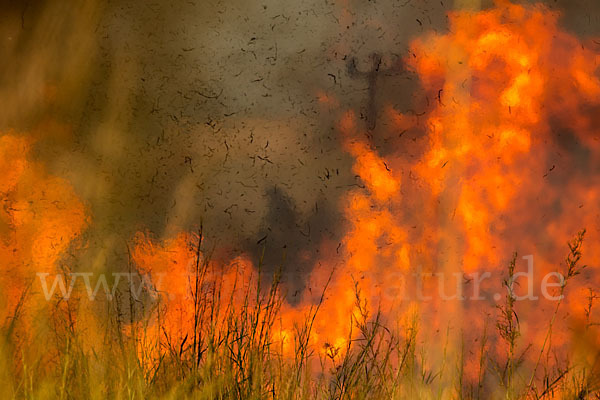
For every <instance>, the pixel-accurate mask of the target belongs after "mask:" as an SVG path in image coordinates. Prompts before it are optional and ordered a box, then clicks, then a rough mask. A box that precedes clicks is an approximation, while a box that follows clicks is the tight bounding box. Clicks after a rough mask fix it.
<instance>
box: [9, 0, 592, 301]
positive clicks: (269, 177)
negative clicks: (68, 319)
mask: <svg viewBox="0 0 600 400" xmlns="http://www.w3.org/2000/svg"><path fill="white" fill-rule="evenodd" d="M548 4H549V6H550V7H552V8H556V9H559V10H561V11H563V12H564V13H565V18H564V24H565V26H566V27H567V28H568V29H570V30H572V31H574V32H576V33H577V34H580V35H593V34H597V33H598V29H599V28H597V26H599V25H598V23H597V19H598V17H599V15H600V6H599V5H598V4H596V2H594V1H592V0H588V1H584V0H580V1H570V0H560V1H549V2H548ZM482 5H483V6H484V7H486V6H489V5H490V4H489V2H488V3H486V2H483V4H482ZM453 6H454V4H453V3H452V2H451V1H450V0H447V1H439V0H431V1H417V0H412V1H411V0H407V1H369V2H363V1H351V0H345V1H343V0H335V1H334V0H331V1H321V0H319V1H316V0H305V1H276V0H265V1H261V2H248V1H242V0H235V1H227V2H224V1H202V2H199V1H198V2H193V1H192V2H182V3H181V4H177V5H173V4H172V2H166V1H156V2H152V3H149V2H145V1H108V2H94V1H87V2H80V3H77V4H67V3H64V2H58V1H47V2H43V1H39V2H28V3H23V2H16V1H15V2H3V3H2V14H1V15H2V16H1V18H2V23H1V24H0V40H1V42H0V44H1V51H0V55H1V58H2V60H5V61H4V62H3V63H2V64H1V65H0V72H1V75H0V76H1V78H0V82H1V84H0V94H1V95H2V98H3V99H4V101H3V105H2V112H1V113H0V126H1V129H2V130H3V132H6V131H8V130H14V131H16V132H18V133H19V134H22V135H27V136H34V137H36V138H38V139H39V141H38V142H37V145H36V147H35V154H36V157H37V158H38V159H39V160H40V161H41V162H44V163H45V164H46V166H47V168H48V169H49V171H50V172H51V173H52V174H54V175H57V176H60V177H63V178H65V179H67V180H68V181H69V182H70V183H71V184H72V185H73V187H74V190H75V191H76V193H77V194H78V195H79V196H80V197H81V198H82V200H83V201H84V202H85V204H86V205H87V207H88V208H89V214H90V216H91V218H92V221H93V222H92V224H91V226H90V228H89V229H88V232H87V237H86V238H87V240H88V243H89V245H88V247H87V250H86V252H85V254H84V255H83V256H82V257H81V261H80V262H81V263H82V264H83V265H85V264H91V265H92V266H100V267H101V266H102V265H104V266H105V267H106V268H109V269H117V270H118V269H121V268H123V266H124V265H125V264H124V263H125V262H126V259H127V257H128V254H127V243H128V241H130V240H131V238H132V237H133V236H134V234H135V233H136V232H138V231H149V232H152V234H153V235H154V236H156V237H159V238H160V237H172V236H174V235H175V234H176V233H177V232H179V231H181V230H195V229H198V227H199V226H200V225H202V226H203V228H204V234H205V236H206V239H207V246H208V247H212V246H216V247H218V248H220V249H224V250H223V251H224V252H229V253H232V254H235V253H239V252H249V253H250V254H255V255H256V257H258V254H260V252H261V250H262V249H263V247H265V254H266V257H265V260H264V262H265V264H266V265H267V266H268V268H269V269H273V268H276V267H277V266H278V265H279V264H284V266H288V267H289V270H287V274H289V277H292V278H293V277H297V276H300V277H302V276H303V275H304V274H307V273H308V272H310V269H311V268H312V265H313V264H314V261H315V260H316V259H317V257H318V255H317V254H316V252H317V250H318V249H319V247H320V245H321V244H322V243H323V242H331V244H332V246H334V247H335V245H336V244H337V241H338V240H339V238H340V236H341V235H342V233H343V231H344V229H346V226H345V224H344V222H343V219H342V216H341V215H340V211H339V210H340V198H341V197H342V196H343V195H344V194H345V193H347V191H348V190H349V188H351V187H354V186H355V185H362V183H361V181H360V179H359V178H358V177H356V176H355V175H354V173H353V172H352V167H351V165H352V162H351V158H350V156H349V155H347V154H346V153H345V151H344V150H343V149H342V148H341V145H340V139H339V133H338V129H337V123H338V121H339V118H340V114H341V112H344V111H346V110H348V109H353V110H355V111H356V113H357V115H358V117H359V121H360V123H363V124H364V126H365V127H369V128H371V129H370V136H371V137H370V138H369V140H370V141H371V143H372V144H373V145H374V146H375V147H376V149H377V151H378V152H379V153H380V154H382V155H385V154H386V153H388V152H391V151H409V150H405V149H407V148H408V147H407V146H405V143H406V141H409V140H412V141H413V142H418V139H419V135H420V133H419V132H415V131H410V132H406V135H398V132H393V130H390V129H388V127H387V124H389V123H390V122H389V118H388V117H387V114H386V113H387V111H389V109H397V110H401V111H403V112H406V110H412V111H413V113H414V114H415V115H418V114H419V113H420V112H422V109H425V108H426V107H427V104H428V103H429V102H432V101H435V100H434V99H429V98H426V96H425V95H424V94H423V93H421V92H420V91H419V89H420V88H419V85H418V83H417V82H416V79H415V78H414V76H412V75H411V74H410V73H408V72H407V71H406V70H405V69H404V68H403V66H402V64H401V61H400V60H401V59H402V57H404V56H406V54H407V52H408V43H409V42H410V40H411V39H413V38H414V37H416V36H419V35H422V34H423V33H424V32H427V31H432V30H433V31H440V32H443V31H445V30H447V29H448V26H447V18H446V12H447V11H448V10H449V9H451V8H452V7H453ZM373 54H377V55H378V57H379V58H380V63H379V65H378V66H377V68H375V67H374V65H373V56H372V55H373ZM373 68H375V69H376V72H374V73H373V71H372V69H373ZM419 107H421V108H422V109H419ZM417 146H418V145H417ZM411 149H413V150H410V151H414V154H412V156H413V157H418V156H419V155H420V153H419V150H418V147H417V148H415V146H413V147H411ZM215 256H218V257H221V256H222V257H229V256H231V254H215ZM285 268H287V267H284V269H285ZM299 288H300V289H301V288H302V284H301V283H299Z"/></svg>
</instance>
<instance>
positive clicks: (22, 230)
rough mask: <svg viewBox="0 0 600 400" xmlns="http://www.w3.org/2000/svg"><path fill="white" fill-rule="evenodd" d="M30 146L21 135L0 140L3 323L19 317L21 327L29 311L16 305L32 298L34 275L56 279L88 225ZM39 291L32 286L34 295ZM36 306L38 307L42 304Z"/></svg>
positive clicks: (80, 207) (64, 185) (74, 199)
mask: <svg viewBox="0 0 600 400" xmlns="http://www.w3.org/2000/svg"><path fill="white" fill-rule="evenodd" d="M32 145H33V140H32V139H30V138H28V137H27V136H25V135H18V134H15V133H8V134H4V135H2V136H0V170H1V171H2V172H3V179H2V182H1V183H0V195H1V196H2V201H3V207H2V210H1V211H0V238H1V239H2V240H0V259H1V260H2V263H3V265H2V273H1V275H0V287H1V290H2V291H3V293H4V295H3V296H2V298H3V301H4V302H6V303H5V304H3V308H2V310H3V312H2V319H3V321H7V319H9V318H17V317H18V318H20V319H23V320H24V323H25V324H27V323H28V320H29V319H30V318H32V315H31V314H29V313H26V314H25V315H21V311H22V308H23V307H25V308H26V309H27V308H28V307H26V306H25V305H23V304H21V303H20V302H21V301H24V299H25V295H26V294H27V295H28V296H27V297H29V295H31V294H32V293H30V289H31V287H32V285H33V284H34V280H35V279H37V278H36V274H38V273H48V274H55V273H60V269H59V267H60V265H59V261H60V260H61V257H62V256H63V255H64V254H65V253H66V252H67V250H68V249H69V247H70V246H71V245H72V243H73V242H74V241H75V240H76V239H77V238H78V237H79V236H80V235H81V233H82V231H83V229H84V228H85V227H86V225H87V223H88V219H87V214H86V208H85V206H84V204H83V203H82V201H81V200H80V199H79V197H78V196H77V194H76V193H75V192H74V190H73V188H72V187H71V186H70V185H69V183H68V182H67V181H65V180H64V179H62V178H58V177H55V176H52V175H49V174H48V173H47V172H46V171H45V168H44V166H43V165H42V164H41V163H39V162H36V161H32V160H31V156H30V153H31V147H32ZM37 291H38V288H37V286H35V287H34V289H33V294H36V292H37ZM37 294H38V295H39V293H37ZM38 300H39V299H38ZM40 302H41V303H40V304H38V306H43V305H44V304H45V302H44V301H43V300H40ZM27 304H28V305H31V302H30V300H27ZM18 305H19V307H17V306H18Z"/></svg>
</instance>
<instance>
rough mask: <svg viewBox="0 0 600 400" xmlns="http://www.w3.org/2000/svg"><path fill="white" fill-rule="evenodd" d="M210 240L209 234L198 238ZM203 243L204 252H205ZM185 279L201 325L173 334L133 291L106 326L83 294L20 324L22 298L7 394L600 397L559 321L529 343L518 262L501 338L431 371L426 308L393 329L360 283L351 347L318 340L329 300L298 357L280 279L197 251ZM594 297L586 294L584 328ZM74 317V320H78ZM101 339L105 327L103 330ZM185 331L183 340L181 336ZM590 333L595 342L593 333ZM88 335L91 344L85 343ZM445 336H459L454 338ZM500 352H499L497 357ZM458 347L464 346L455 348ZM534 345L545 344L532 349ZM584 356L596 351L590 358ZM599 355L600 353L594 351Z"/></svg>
mask: <svg viewBox="0 0 600 400" xmlns="http://www.w3.org/2000/svg"><path fill="white" fill-rule="evenodd" d="M200 237H201V235H200ZM583 238H584V232H581V233H580V234H578V235H577V237H576V238H575V239H574V240H573V241H572V242H571V243H569V253H568V255H567V258H566V261H565V264H566V271H565V273H564V276H565V280H564V282H563V284H562V285H561V286H560V288H559V291H560V295H561V296H562V295H564V294H565V293H566V292H565V290H566V288H567V286H568V285H569V284H570V282H571V281H572V280H573V279H574V278H575V277H576V276H577V275H578V274H579V273H580V272H581V270H582V269H583V268H584V267H583V266H581V265H580V261H581V247H582V243H583ZM200 246H201V243H198V251H199V249H200ZM197 255H198V257H197V262H196V264H195V267H194V268H195V269H194V279H193V280H192V281H191V282H190V290H191V300H192V304H193V318H192V319H191V320H189V323H190V325H189V326H187V327H183V326H182V335H181V336H175V335H169V334H167V330H166V329H164V326H163V325H161V321H162V322H163V323H164V321H165V314H164V313H165V312H167V310H166V309H165V308H164V304H161V303H160V302H156V303H155V304H154V305H153V306H152V307H151V308H148V309H144V307H147V304H145V302H142V301H136V300H135V299H134V297H133V296H132V295H131V293H130V292H129V293H128V292H127V291H117V293H116V296H115V298H114V301H112V302H105V303H103V307H106V308H105V309H104V311H103V312H100V311H99V310H96V314H97V315H96V317H95V318H97V319H101V317H99V315H103V316H104V317H103V318H104V319H103V320H102V323H98V324H97V325H96V326H90V325H89V324H86V323H84V322H82V321H79V320H78V318H77V315H82V314H81V309H82V307H83V306H82V304H83V300H82V299H77V298H72V299H70V300H68V301H63V300H60V299H56V301H54V302H52V307H51V312H47V309H46V311H45V314H44V315H45V317H44V318H40V319H34V321H35V323H34V325H33V326H28V327H26V328H21V329H19V323H20V322H23V323H25V320H21V319H20V318H21V317H20V315H21V313H23V312H24V311H23V307H24V304H26V299H25V296H24V297H23V299H21V300H20V301H19V302H18V308H17V310H16V311H15V313H14V318H11V319H10V320H8V322H7V323H6V324H5V326H4V327H3V336H2V342H1V344H0V352H1V355H2V357H1V358H0V381H1V384H2V387H3V392H4V397H5V398H23V399H43V398H59V399H87V398H90V399H101V398H102V399H103V398H111V399H113V398H114V399H146V398H164V399H182V398H190V399H417V398H423V399H447V398H452V399H492V398H493V399H525V398H532V399H543V398H573V399H587V398H592V399H593V398H596V399H597V398H600V380H599V375H598V372H600V371H598V368H599V367H600V365H598V364H599V363H598V362H597V359H598V357H597V356H595V357H594V360H596V361H594V362H591V363H587V364H585V363H579V364H578V363H575V362H573V361H571V360H570V359H567V360H566V361H564V362H563V361H559V360H558V358H553V356H554V353H553V345H552V333H553V331H554V330H555V329H556V328H557V323H558V322H559V321H558V319H557V315H558V313H559V309H560V307H561V303H562V300H561V301H558V302H557V303H556V305H555V309H554V313H553V314H552V315H549V316H548V320H547V332H546V335H545V339H544V341H543V343H542V344H541V346H540V345H538V346H535V345H534V344H532V343H524V342H523V341H524V335H522V330H521V328H522V323H523V321H521V320H520V318H519V313H518V311H519V310H518V308H519V305H518V303H517V302H516V301H515V298H514V296H513V292H512V288H513V284H514V276H515V260H516V255H515V256H514V257H513V258H512V261H511V262H510V263H509V265H508V268H507V276H506V278H505V279H504V281H503V284H504V286H505V288H506V289H507V295H506V297H505V299H504V302H503V304H502V305H500V306H498V307H497V309H496V310H490V312H493V315H494V320H495V325H494V326H495V329H493V330H490V325H489V324H488V325H486V326H485V328H484V329H483V331H482V332H481V333H480V338H479V339H480V340H479V346H478V347H477V349H476V351H475V352H472V353H468V354H467V353H466V352H465V350H464V346H463V345H460V344H459V346H458V347H459V349H461V350H460V351H458V352H457V353H458V354H457V356H456V357H453V356H451V355H450V354H451V352H446V349H447V348H448V343H446V345H445V346H443V353H444V354H442V355H441V356H440V357H435V359H436V360H441V361H439V362H437V364H435V363H432V362H431V361H430V360H429V359H428V357H430V356H431V354H430V352H428V351H429V349H430V344H429V343H426V342H425V343H424V342H422V341H421V339H420V337H421V336H420V333H421V327H422V326H423V325H424V324H426V323H427V321H423V320H422V319H421V318H420V316H419V314H418V312H417V311H415V312H411V313H408V314H407V315H406V316H405V317H404V318H402V320H398V321H395V323H394V324H393V326H385V324H384V322H383V321H384V320H385V318H383V315H384V313H383V310H381V311H380V310H377V311H376V312H374V313H370V312H369V311H368V310H369V307H368V306H367V303H366V299H365V297H364V296H363V294H362V292H361V288H360V285H359V284H358V283H356V284H355V287H354V292H355V312H354V313H353V314H351V315H349V317H348V321H347V323H348V326H349V327H350V328H351V329H350V334H349V336H348V340H347V341H346V343H347V344H346V345H345V346H343V347H336V346H334V345H331V344H326V345H325V348H324V349H315V348H314V346H313V345H311V341H310V337H311V332H312V329H313V326H314V322H315V321H316V320H317V319H319V318H327V316H325V315H322V314H321V313H320V311H321V309H320V306H321V304H322V303H323V299H324V296H325V293H326V292H327V290H328V285H329V282H330V281H331V280H332V279H333V275H332V276H330V277H329V281H328V283H327V285H325V287H324V288H323V291H322V293H321V297H320V301H319V302H318V303H317V304H314V305H313V306H312V307H311V308H310V309H309V310H308V311H307V313H306V315H305V319H304V322H303V323H299V324H297V325H296V326H295V333H294V337H293V349H294V351H293V355H292V356H289V355H283V353H284V351H283V350H282V348H281V344H280V343H278V341H276V340H273V337H275V333H276V332H277V329H278V324H279V323H280V312H281V305H282V302H283V298H282V295H281V290H280V280H279V275H278V274H275V276H274V277H273V279H272V280H271V282H270V283H269V284H268V285H265V284H264V282H263V281H262V279H264V274H262V273H261V271H260V268H259V270H258V271H257V272H256V273H254V274H253V275H252V278H253V280H252V281H251V282H250V283H249V284H242V282H236V286H235V287H234V289H233V290H231V291H226V290H223V285H222V282H221V281H219V279H215V278H214V274H212V272H214V271H210V268H211V267H210V264H209V263H208V262H201V261H200V256H199V255H200V253H198V254H197ZM596 298H597V296H596V294H595V293H594V292H593V291H592V290H591V289H590V295H589V299H588V304H587V306H586V311H585V313H586V315H587V321H586V324H585V327H584V329H585V330H586V331H590V332H591V330H593V328H594V324H593V322H592V319H591V318H590V314H591V312H592V308H593V305H594V301H595V299H596ZM78 313H79V314H78ZM98 332H101V333H100V334H98ZM184 332H185V335H184V334H183V333H184ZM591 334H592V335H593V333H591ZM90 336H94V337H95V338H96V340H95V341H92V342H93V345H90ZM447 337H448V338H449V337H450V335H447ZM492 337H496V338H498V340H497V341H496V342H495V343H496V344H495V345H494V346H499V348H502V349H505V352H504V355H502V354H500V353H499V352H494V351H492V340H491V338H492ZM453 344H454V345H456V343H453ZM533 349H536V352H537V353H535V354H533V353H532V352H533ZM588 351H591V350H589V349H588ZM593 351H594V352H596V351H597V350H596V349H593ZM468 357H474V358H476V362H475V363H474V365H476V366H477V369H478V370H477V371H476V374H475V375H476V378H475V379H467V378H466V377H465V368H466V358H468Z"/></svg>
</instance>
